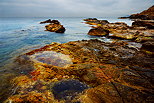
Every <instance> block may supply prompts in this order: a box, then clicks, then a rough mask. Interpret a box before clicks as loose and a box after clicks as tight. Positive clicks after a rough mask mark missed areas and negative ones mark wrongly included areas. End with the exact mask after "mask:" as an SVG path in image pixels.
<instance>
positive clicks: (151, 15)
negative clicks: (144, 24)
mask: <svg viewBox="0 0 154 103" xmlns="http://www.w3.org/2000/svg"><path fill="white" fill-rule="evenodd" d="M129 18H130V19H143V20H154V5H153V6H151V7H150V8H149V9H147V10H144V11H142V12H141V13H137V14H132V15H131V16H130V17H129Z"/></svg>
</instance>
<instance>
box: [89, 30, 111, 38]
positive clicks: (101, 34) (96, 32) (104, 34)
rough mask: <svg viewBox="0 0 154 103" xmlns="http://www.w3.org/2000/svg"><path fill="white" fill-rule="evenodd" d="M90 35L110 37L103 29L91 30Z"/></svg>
mask: <svg viewBox="0 0 154 103" xmlns="http://www.w3.org/2000/svg"><path fill="white" fill-rule="evenodd" d="M88 35H94V36H106V35H109V31H108V30H105V29H103V28H94V29H91V30H89V32H88Z"/></svg>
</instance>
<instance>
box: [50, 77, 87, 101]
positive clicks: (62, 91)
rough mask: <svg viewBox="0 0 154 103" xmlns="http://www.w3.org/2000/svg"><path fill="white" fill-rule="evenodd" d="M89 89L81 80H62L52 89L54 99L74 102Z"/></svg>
mask: <svg viewBox="0 0 154 103" xmlns="http://www.w3.org/2000/svg"><path fill="white" fill-rule="evenodd" d="M88 88H89V87H88V86H87V85H86V84H83V83H82V82H80V81H79V80H73V79H68V80H61V81H59V82H58V83H55V84H54V86H53V87H52V90H53V94H54V97H55V98H56V99H58V100H67V101H68V100H73V99H74V98H75V97H76V96H78V95H79V94H80V93H82V92H83V91H84V90H85V89H88Z"/></svg>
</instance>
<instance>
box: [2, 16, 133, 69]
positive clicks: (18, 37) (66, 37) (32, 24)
mask: <svg viewBox="0 0 154 103" xmlns="http://www.w3.org/2000/svg"><path fill="white" fill-rule="evenodd" d="M47 19H49V18H0V67H3V66H4V64H7V63H9V62H10V61H12V58H13V57H15V56H18V55H20V54H22V53H25V52H28V51H30V50H33V49H36V48H40V47H42V46H44V45H46V44H50V43H51V42H59V43H66V42H69V41H77V40H83V39H86V40H88V39H92V38H98V37H95V36H89V35H87V32H88V31H89V29H90V27H89V25H87V24H84V23H82V22H83V19H85V18H50V19H57V20H59V21H60V22H61V24H62V25H64V27H65V28H66V32H65V33H64V34H57V33H53V32H48V31H44V30H45V28H44V26H45V25H46V24H39V22H41V21H44V20H47ZM98 19H106V20H108V21H109V22H121V21H123V22H126V23H127V24H128V25H130V24H131V21H130V20H127V19H115V18H98ZM99 38H100V37H99ZM101 40H103V41H109V39H106V38H101Z"/></svg>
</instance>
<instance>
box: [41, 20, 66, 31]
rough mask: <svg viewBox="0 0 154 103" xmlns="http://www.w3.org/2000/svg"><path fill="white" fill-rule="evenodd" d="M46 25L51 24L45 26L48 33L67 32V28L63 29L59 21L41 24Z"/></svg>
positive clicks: (47, 21) (48, 21)
mask: <svg viewBox="0 0 154 103" xmlns="http://www.w3.org/2000/svg"><path fill="white" fill-rule="evenodd" d="M44 23H50V24H48V25H46V26H45V28H46V30H47V31H50V32H56V33H64V32H65V30H66V29H65V27H63V25H61V23H60V22H59V21H58V20H52V21H51V20H50V19H49V20H46V21H43V22H40V24H44Z"/></svg>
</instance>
